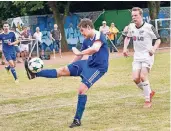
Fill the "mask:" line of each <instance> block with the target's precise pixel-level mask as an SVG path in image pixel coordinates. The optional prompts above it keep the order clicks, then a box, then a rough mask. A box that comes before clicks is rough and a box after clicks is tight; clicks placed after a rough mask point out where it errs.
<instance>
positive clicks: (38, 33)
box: [33, 27, 44, 56]
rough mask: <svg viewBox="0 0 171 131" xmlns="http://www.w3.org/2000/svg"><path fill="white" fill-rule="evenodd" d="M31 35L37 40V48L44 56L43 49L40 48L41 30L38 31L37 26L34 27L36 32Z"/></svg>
mask: <svg viewBox="0 0 171 131" xmlns="http://www.w3.org/2000/svg"><path fill="white" fill-rule="evenodd" d="M33 37H34V38H35V39H36V40H37V41H38V45H39V48H40V49H41V56H44V50H43V48H42V32H40V28H39V27H36V32H35V33H34V35H33Z"/></svg>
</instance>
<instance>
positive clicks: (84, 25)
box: [78, 18, 94, 29]
mask: <svg viewBox="0 0 171 131" xmlns="http://www.w3.org/2000/svg"><path fill="white" fill-rule="evenodd" d="M87 26H90V28H92V29H94V25H93V22H92V21H91V20H90V19H88V18H84V19H81V21H80V23H79V24H78V27H79V28H80V27H82V28H87Z"/></svg>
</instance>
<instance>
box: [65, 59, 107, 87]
mask: <svg viewBox="0 0 171 131" xmlns="http://www.w3.org/2000/svg"><path fill="white" fill-rule="evenodd" d="M68 69H69V71H70V76H80V77H81V78H82V83H84V84H85V85H86V86H87V87H88V88H90V87H91V86H92V85H93V84H94V83H95V82H96V81H97V80H98V79H100V78H101V77H102V76H103V75H104V74H105V72H100V71H99V69H98V68H92V67H89V66H88V64H87V60H80V61H76V62H74V63H72V64H70V65H68Z"/></svg>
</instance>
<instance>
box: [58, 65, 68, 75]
mask: <svg viewBox="0 0 171 131" xmlns="http://www.w3.org/2000/svg"><path fill="white" fill-rule="evenodd" d="M57 72H58V77H60V76H69V75H70V72H69V69H68V67H67V66H65V67H61V68H59V69H58V70H57Z"/></svg>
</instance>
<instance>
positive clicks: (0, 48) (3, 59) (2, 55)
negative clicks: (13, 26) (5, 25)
mask: <svg viewBox="0 0 171 131" xmlns="http://www.w3.org/2000/svg"><path fill="white" fill-rule="evenodd" d="M2 33H3V29H0V34H2ZM0 53H1V59H2V61H1V64H2V65H5V56H4V54H3V51H2V41H0Z"/></svg>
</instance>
